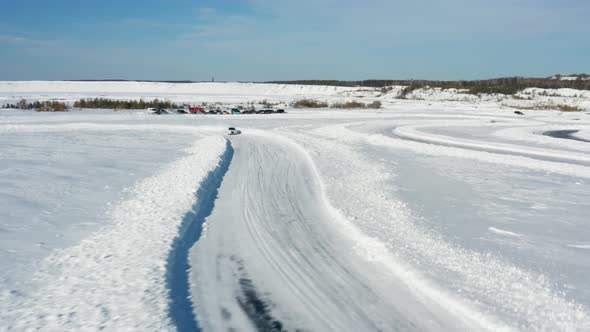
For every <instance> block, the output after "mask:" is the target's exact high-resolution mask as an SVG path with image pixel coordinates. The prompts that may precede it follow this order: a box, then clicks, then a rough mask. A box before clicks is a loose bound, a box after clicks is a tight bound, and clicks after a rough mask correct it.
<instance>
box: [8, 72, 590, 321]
mask: <svg viewBox="0 0 590 332" xmlns="http://www.w3.org/2000/svg"><path fill="white" fill-rule="evenodd" d="M10 84H12V86H11V87H10ZM27 84H29V85H28V87H27ZM93 84H94V85H93V86H90V85H87V84H86V83H73V82H65V83H63V82H59V83H56V82H28V83H27V82H19V83H11V82H0V104H2V103H3V102H4V101H6V100H13V99H19V98H22V97H25V98H27V99H30V100H33V99H35V98H37V99H51V98H57V99H65V100H75V99H77V98H81V97H95V96H106V97H110V98H130V97H133V98H136V97H137V98H140V97H141V98H147V97H158V98H163V99H166V98H168V99H173V100H179V101H186V102H192V101H195V102H196V101H220V102H224V103H227V104H231V103H237V102H244V101H251V100H264V99H267V100H273V101H277V102H282V103H285V104H286V103H288V102H290V101H292V100H295V99H299V98H303V97H311V98H318V99H323V100H330V101H339V100H348V99H349V98H351V96H358V95H360V94H362V93H365V96H364V97H363V98H364V100H381V101H382V102H383V104H384V108H382V109H380V110H348V111H344V110H293V109H287V112H288V113H287V114H274V115H219V116H214V115H211V116H207V115H202V116H195V115H176V114H174V115H173V114H170V115H162V116H157V115H150V114H146V113H145V112H142V111H118V112H113V111H108V110H104V111H72V112H68V113H34V112H25V111H7V110H4V111H0V182H1V186H0V331H27V330H43V331H95V330H107V331H127V330H133V331H166V330H170V331H174V330H177V331H193V330H199V329H202V330H203V331H226V330H227V331H295V330H299V331H398V330H400V331H424V330H426V331H588V330H590V280H589V279H588V278H587V275H588V271H590V227H589V220H590V218H589V216H590V190H589V189H588V186H589V184H590V142H588V141H589V140H590V114H587V113H584V112H575V113H560V112H556V111H526V112H525V113H526V114H525V115H524V116H519V115H515V114H514V113H513V111H514V110H511V109H508V108H506V107H503V106H501V105H502V102H487V101H477V100H472V101H468V100H467V101H458V100H448V98H442V97H440V95H439V96H434V97H433V98H431V99H430V100H396V99H394V98H388V97H387V96H379V95H378V94H376V93H373V92H370V91H364V92H363V91H355V90H354V89H355V88H333V87H309V86H307V87H302V86H283V85H256V84H235V83H231V84H222V83H206V84H205V83H203V85H201V86H199V85H196V86H192V87H188V86H187V85H181V86H175V85H169V84H163V83H137V86H136V87H135V88H131V87H130V86H129V85H125V84H124V83H110V84H111V85H109V83H93ZM199 87H201V88H202V89H200V88H199ZM183 89H184V90H183ZM365 90H366V89H365ZM356 98H358V97H356ZM560 98H571V100H574V99H575V100H578V101H579V102H580V103H587V102H588V100H587V98H586V97H579V94H578V95H575V96H569V97H568V96H566V95H565V94H564V95H563V97H560ZM584 98H586V99H584ZM490 100H491V99H490ZM568 101H570V100H569V99H568ZM229 126H237V127H239V128H241V129H242V131H243V134H242V135H237V136H228V135H226V129H227V127H229Z"/></svg>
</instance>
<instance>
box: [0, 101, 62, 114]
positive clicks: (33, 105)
mask: <svg viewBox="0 0 590 332" xmlns="http://www.w3.org/2000/svg"><path fill="white" fill-rule="evenodd" d="M2 108H8V109H19V110H35V111H37V112H65V111H67V110H68V105H67V104H65V103H62V102H59V101H34V102H28V101H27V100H26V99H21V100H19V101H18V102H17V103H16V104H10V103H9V104H4V105H2Z"/></svg>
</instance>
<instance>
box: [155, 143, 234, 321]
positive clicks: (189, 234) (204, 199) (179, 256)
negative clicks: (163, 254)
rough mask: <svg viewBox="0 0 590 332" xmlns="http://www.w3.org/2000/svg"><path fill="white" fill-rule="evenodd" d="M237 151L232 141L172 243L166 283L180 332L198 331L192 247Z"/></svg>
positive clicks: (199, 193) (227, 145) (227, 144)
mask: <svg viewBox="0 0 590 332" xmlns="http://www.w3.org/2000/svg"><path fill="white" fill-rule="evenodd" d="M233 155H234V150H233V148H232V146H231V143H230V142H229V141H227V142H226V149H225V152H224V153H223V155H222V156H221V159H220V161H219V165H218V166H217V168H215V169H214V170H212V171H211V172H209V174H208V175H207V177H206V178H205V179H204V180H203V181H202V182H201V184H200V188H199V190H197V192H196V193H195V196H196V199H197V201H196V203H195V205H193V208H192V209H191V211H190V212H189V213H188V214H187V215H185V216H184V218H183V219H182V223H181V225H180V227H179V235H178V237H177V238H176V239H175V240H174V243H173V244H172V250H171V251H170V254H169V255H168V266H167V269H168V273H167V275H166V283H167V285H168V288H169V292H170V304H169V306H170V308H169V310H170V317H171V318H172V321H173V322H174V324H175V325H176V329H177V331H178V332H185V331H187V332H188V331H198V330H199V326H198V321H197V318H196V317H195V316H194V313H193V305H192V303H191V300H190V290H189V268H190V267H189V260H188V256H189V255H188V254H189V250H190V248H191V247H192V246H193V245H194V243H195V242H196V241H198V240H199V237H200V236H201V229H202V226H203V223H204V222H205V219H206V218H207V217H208V216H209V215H210V214H211V211H213V208H214V207H215V199H217V193H218V190H219V187H220V186H221V183H222V181H223V177H224V176H225V173H227V170H228V169H229V165H230V163H231V161H232V158H233Z"/></svg>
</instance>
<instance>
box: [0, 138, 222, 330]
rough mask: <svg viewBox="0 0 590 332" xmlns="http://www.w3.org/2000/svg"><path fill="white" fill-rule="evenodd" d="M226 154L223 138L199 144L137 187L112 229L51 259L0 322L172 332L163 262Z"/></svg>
mask: <svg viewBox="0 0 590 332" xmlns="http://www.w3.org/2000/svg"><path fill="white" fill-rule="evenodd" d="M203 146H207V149H203V148H202V147H203ZM226 149H227V146H226V140H225V139H224V138H223V137H221V136H208V137H206V138H203V139H200V140H198V141H196V142H195V143H194V144H193V145H192V146H191V147H190V148H189V149H187V151H186V152H187V153H188V155H187V156H186V157H184V158H182V159H180V160H178V161H176V162H174V163H172V164H170V165H169V166H168V167H167V168H165V169H164V170H162V171H161V172H160V173H159V174H156V175H155V176H153V177H150V178H147V179H145V180H144V181H142V182H140V183H139V184H138V185H137V186H136V188H135V190H134V192H135V195H134V197H135V198H133V199H130V200H127V201H125V202H123V203H121V204H120V205H119V206H117V207H116V208H115V209H114V210H113V211H112V212H111V214H112V219H113V221H114V222H113V224H112V226H106V227H105V228H104V229H102V230H101V231H99V232H97V233H96V234H95V235H94V236H92V237H90V238H88V239H85V240H83V241H81V242H80V244H79V245H77V246H75V247H71V248H68V249H65V250H59V251H56V252H55V253H53V254H52V255H51V256H49V257H48V258H47V259H46V260H45V261H44V262H43V264H42V266H41V267H40V269H39V271H38V273H37V274H36V275H35V277H34V280H35V282H36V284H37V285H38V286H37V287H36V288H37V289H36V292H35V293H34V294H33V296H32V297H31V298H27V299H25V300H23V301H22V302H18V303H14V304H12V305H10V306H9V307H8V310H7V311H6V312H4V313H2V315H1V316H0V320H1V321H3V322H7V323H9V324H11V325H9V326H6V327H7V328H8V329H9V330H10V329H14V330H25V329H41V330H44V331H98V330H103V329H106V330H110V331H125V330H126V331H130V330H135V331H146V330H152V331H173V330H175V326H174V325H173V323H172V320H171V319H170V317H169V303H168V302H169V300H168V295H169V292H168V289H167V284H166V272H167V271H166V267H167V264H166V259H167V256H168V255H169V252H170V248H171V245H172V243H173V241H174V239H175V238H176V237H177V235H178V231H179V226H180V225H182V220H183V216H185V215H186V212H187V211H189V210H190V209H191V206H193V204H194V202H195V195H194V190H195V188H198V187H199V184H201V183H203V179H204V178H206V176H207V174H210V172H211V171H213V170H214V169H216V168H217V167H218V165H219V164H220V156H221V155H223V154H224V152H225V151H226Z"/></svg>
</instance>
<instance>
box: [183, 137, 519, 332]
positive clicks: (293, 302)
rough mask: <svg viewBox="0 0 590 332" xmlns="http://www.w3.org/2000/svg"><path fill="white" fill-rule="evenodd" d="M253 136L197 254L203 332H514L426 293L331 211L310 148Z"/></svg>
mask: <svg viewBox="0 0 590 332" xmlns="http://www.w3.org/2000/svg"><path fill="white" fill-rule="evenodd" d="M253 132H254V131H253V130H252V131H249V134H248V135H243V137H236V138H233V139H232V141H234V143H235V144H234V146H235V148H236V153H235V159H234V161H233V162H232V165H231V167H230V170H229V172H228V173H227V175H226V177H225V178H224V182H223V184H222V186H221V188H220V196H219V198H218V200H217V201H216V208H215V210H214V211H213V213H212V214H211V217H210V218H208V219H207V222H206V224H205V226H204V228H205V230H204V232H203V235H202V239H201V240H199V241H198V242H197V243H196V245H195V246H194V248H193V249H192V250H191V294H192V296H193V299H194V303H195V311H196V314H197V316H198V317H199V323H200V324H201V326H202V328H203V330H204V331H222V330H236V329H239V330H244V331H260V330H262V331H269V330H273V329H274V330H277V329H285V330H295V329H300V330H310V331H378V330H383V331H390V330H406V331H416V330H419V331H421V330H430V331H441V330H459V331H471V330H482V331H483V330H493V331H499V330H510V329H509V328H505V326H503V325H502V324H497V323H496V322H495V321H494V320H493V319H491V318H490V317H487V316H486V315H485V314H483V313H480V312H478V311H477V310H475V309H473V308H471V307H469V306H468V305H466V303H462V302H461V301H458V300H457V299H456V298H455V297H453V296H448V295H449V294H448V293H447V292H444V291H440V290H439V289H436V288H435V287H432V285H428V284H426V283H425V282H424V281H422V280H421V279H420V278H418V277H417V275H416V274H413V273H411V272H409V271H407V270H406V269H405V266H404V265H400V264H398V261H397V260H396V259H395V258H394V257H393V255H392V254H391V253H388V252H387V251H386V249H385V248H384V247H383V246H381V245H380V244H379V243H376V242H375V241H372V240H371V239H369V238H367V236H365V235H363V234H362V233H360V231H359V230H357V229H356V228H355V227H354V226H352V225H351V224H350V222H349V221H347V220H345V219H344V218H343V217H342V216H341V215H340V214H339V213H338V212H337V211H335V210H334V209H333V208H331V206H330V205H329V203H328V202H327V199H326V198H325V196H324V194H323V187H322V183H321V180H320V178H319V173H318V172H317V170H316V169H315V166H314V164H313V162H312V160H311V158H310V157H309V155H307V152H306V151H305V150H304V149H303V148H301V147H300V146H299V145H297V144H295V143H293V142H292V141H290V140H288V139H285V138H282V137H281V136H278V135H268V134H266V133H262V132H257V133H256V134H254V133H253ZM245 271H247V275H246V276H245V275H244V273H245ZM244 280H247V282H244ZM254 287H255V288H254ZM252 290H255V292H254V293H252V292H251V291H252Z"/></svg>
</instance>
